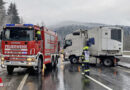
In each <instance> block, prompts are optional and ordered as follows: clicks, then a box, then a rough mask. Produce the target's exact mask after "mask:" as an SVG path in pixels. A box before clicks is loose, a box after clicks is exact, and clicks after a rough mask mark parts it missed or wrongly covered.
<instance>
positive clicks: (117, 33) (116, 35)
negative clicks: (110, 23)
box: [111, 29, 121, 42]
mask: <svg viewBox="0 0 130 90" xmlns="http://www.w3.org/2000/svg"><path fill="white" fill-rule="evenodd" d="M111 39H113V40H117V41H119V42H121V29H112V30H111Z"/></svg>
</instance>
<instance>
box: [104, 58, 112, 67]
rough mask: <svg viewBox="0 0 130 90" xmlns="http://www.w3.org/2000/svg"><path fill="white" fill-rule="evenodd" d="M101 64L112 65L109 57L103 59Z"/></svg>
mask: <svg viewBox="0 0 130 90" xmlns="http://www.w3.org/2000/svg"><path fill="white" fill-rule="evenodd" d="M103 64H104V66H106V67H110V66H112V65H113V62H112V60H111V59H109V58H106V59H104V60H103Z"/></svg>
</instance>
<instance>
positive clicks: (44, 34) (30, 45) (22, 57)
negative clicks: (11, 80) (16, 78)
mask: <svg viewBox="0 0 130 90" xmlns="http://www.w3.org/2000/svg"><path fill="white" fill-rule="evenodd" d="M58 51H59V43H58V36H57V33H56V32H53V31H50V30H48V29H47V28H45V27H39V26H36V25H33V24H6V25H5V26H4V27H3V31H2V32H1V65H2V66H7V71H8V74H12V73H13V70H14V68H16V67H23V68H29V67H33V68H34V69H35V70H36V71H37V72H38V73H41V72H42V69H43V64H46V66H47V67H51V68H53V67H55V66H56V65H57V63H58Z"/></svg>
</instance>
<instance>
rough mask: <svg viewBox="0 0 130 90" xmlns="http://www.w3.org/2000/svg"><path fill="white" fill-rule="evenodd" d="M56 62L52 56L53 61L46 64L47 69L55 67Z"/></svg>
mask: <svg viewBox="0 0 130 90" xmlns="http://www.w3.org/2000/svg"><path fill="white" fill-rule="evenodd" d="M54 64H55V62H54V57H52V60H51V63H49V64H46V67H47V69H49V70H51V69H53V67H54Z"/></svg>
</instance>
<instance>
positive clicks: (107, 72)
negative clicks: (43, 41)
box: [0, 62, 130, 90]
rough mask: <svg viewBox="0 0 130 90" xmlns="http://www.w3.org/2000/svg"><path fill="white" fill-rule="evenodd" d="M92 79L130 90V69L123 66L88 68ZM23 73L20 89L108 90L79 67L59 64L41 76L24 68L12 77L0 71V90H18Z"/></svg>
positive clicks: (117, 88)
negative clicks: (1, 85)
mask: <svg viewBox="0 0 130 90" xmlns="http://www.w3.org/2000/svg"><path fill="white" fill-rule="evenodd" d="M90 72H91V75H90V76H91V77H92V78H93V79H95V80H97V81H98V82H100V83H102V84H104V85H106V86H107V87H109V88H111V89H113V90H130V83H129V82H130V78H129V77H130V70H129V69H126V68H122V67H119V66H117V67H111V68H106V67H103V66H91V71H90ZM26 73H29V76H28V78H27V80H26V82H25V84H24V87H23V90H107V89H106V88H104V87H103V86H102V85H100V84H98V83H96V82H95V81H92V80H91V79H89V78H85V77H83V76H82V75H81V68H80V65H71V64H70V63H69V62H63V63H62V62H60V63H59V64H58V66H57V68H55V69H53V70H46V71H45V74H44V75H37V74H36V73H35V72H34V71H29V70H27V69H15V71H14V74H13V75H8V74H7V72H6V70H3V71H1V72H0V77H1V78H2V79H3V83H4V85H5V86H4V87H0V90H17V88H18V86H19V84H20V83H21V81H22V79H23V77H24V76H25V74H26Z"/></svg>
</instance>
